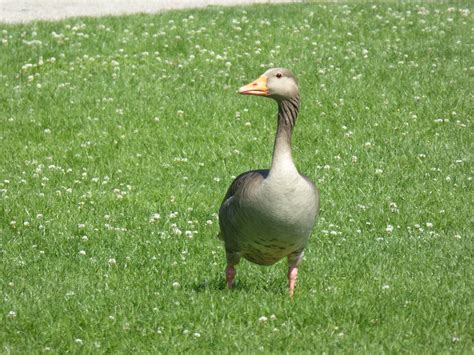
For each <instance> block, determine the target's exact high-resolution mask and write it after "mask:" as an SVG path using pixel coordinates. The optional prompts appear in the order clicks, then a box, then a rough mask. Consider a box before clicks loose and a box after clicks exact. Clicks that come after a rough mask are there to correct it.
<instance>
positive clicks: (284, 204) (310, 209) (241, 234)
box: [219, 68, 319, 295]
mask: <svg viewBox="0 0 474 355" xmlns="http://www.w3.org/2000/svg"><path fill="white" fill-rule="evenodd" d="M240 93H242V94H247V95H257V96H268V97H270V98H273V99H275V100H276V101H277V103H278V124H277V133H276V137H275V145H274V150H273V159H272V165H271V168H270V169H269V170H252V171H248V172H246V173H243V174H241V175H239V176H238V177H237V178H236V179H235V180H234V181H233V182H232V184H231V186H230V187H229V189H228V191H227V193H226V195H225V197H224V200H223V202H222V205H221V207H220V210H219V224H220V229H221V231H220V237H221V238H222V239H223V240H224V244H225V251H226V257H227V268H226V278H227V285H228V287H229V288H230V287H232V283H233V279H234V276H235V265H237V264H238V263H239V261H240V258H241V257H243V258H245V259H247V260H249V261H251V262H253V263H256V264H260V265H272V264H274V263H275V262H277V261H279V260H280V259H282V258H284V257H287V258H288V266H289V271H288V280H289V291H290V294H291V295H293V291H294V287H295V282H296V276H297V271H298V265H299V263H300V262H301V259H302V256H303V253H304V248H305V246H306V245H307V243H308V239H309V236H310V235H311V231H312V229H313V226H314V223H315V220H316V215H317V213H318V210H319V192H318V190H317V188H316V187H315V185H314V184H313V182H311V180H310V179H309V178H307V177H305V176H304V175H301V174H300V173H299V172H298V170H297V169H296V166H295V164H294V162H293V159H292V155H291V135H292V131H293V127H294V125H295V123H296V118H297V115H298V110H299V90H298V86H297V80H296V78H295V77H294V75H293V74H292V73H291V72H290V71H289V70H287V69H283V68H273V69H269V70H268V71H266V72H265V73H264V74H263V75H262V76H260V77H259V79H257V80H255V81H254V82H252V83H250V84H248V85H246V86H244V87H242V88H241V89H240Z"/></svg>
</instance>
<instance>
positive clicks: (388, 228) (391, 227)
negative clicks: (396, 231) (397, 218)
mask: <svg viewBox="0 0 474 355" xmlns="http://www.w3.org/2000/svg"><path fill="white" fill-rule="evenodd" d="M385 231H386V232H387V233H392V232H393V226H392V225H391V224H387V228H385Z"/></svg>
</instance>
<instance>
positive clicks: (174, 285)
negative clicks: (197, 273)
mask: <svg viewBox="0 0 474 355" xmlns="http://www.w3.org/2000/svg"><path fill="white" fill-rule="evenodd" d="M180 287H181V285H180V284H179V282H176V281H175V282H173V288H180Z"/></svg>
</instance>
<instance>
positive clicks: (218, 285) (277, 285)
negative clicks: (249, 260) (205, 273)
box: [191, 276, 288, 295]
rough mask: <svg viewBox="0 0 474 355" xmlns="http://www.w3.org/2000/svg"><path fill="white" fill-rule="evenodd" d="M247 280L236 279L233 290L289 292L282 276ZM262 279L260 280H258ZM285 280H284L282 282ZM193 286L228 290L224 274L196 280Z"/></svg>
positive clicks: (278, 293) (204, 290)
mask: <svg viewBox="0 0 474 355" xmlns="http://www.w3.org/2000/svg"><path fill="white" fill-rule="evenodd" d="M255 281H256V280H254V281H253V282H247V281H245V280H236V281H235V283H234V286H233V287H232V290H229V291H232V292H234V291H236V292H239V291H240V292H244V293H247V292H258V291H265V292H271V293H273V294H275V295H282V294H287V293H288V291H287V289H286V283H285V282H284V281H283V280H282V279H281V278H279V277H278V278H270V279H269V280H266V281H264V280H262V279H260V280H257V282H255ZM258 281H260V282H258ZM282 281H283V282H282ZM191 288H192V289H193V290H194V291H195V292H206V291H227V285H226V282H225V278H224V276H222V277H221V276H215V277H213V278H212V279H207V278H206V279H204V280H201V281H196V282H194V283H192V284H191Z"/></svg>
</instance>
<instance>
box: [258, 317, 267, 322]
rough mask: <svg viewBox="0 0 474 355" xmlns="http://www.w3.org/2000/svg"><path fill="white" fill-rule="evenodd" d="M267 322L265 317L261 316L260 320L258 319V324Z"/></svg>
mask: <svg viewBox="0 0 474 355" xmlns="http://www.w3.org/2000/svg"><path fill="white" fill-rule="evenodd" d="M267 320H268V318H267V317H265V316H261V317H260V318H258V321H259V322H266V321H267Z"/></svg>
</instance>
